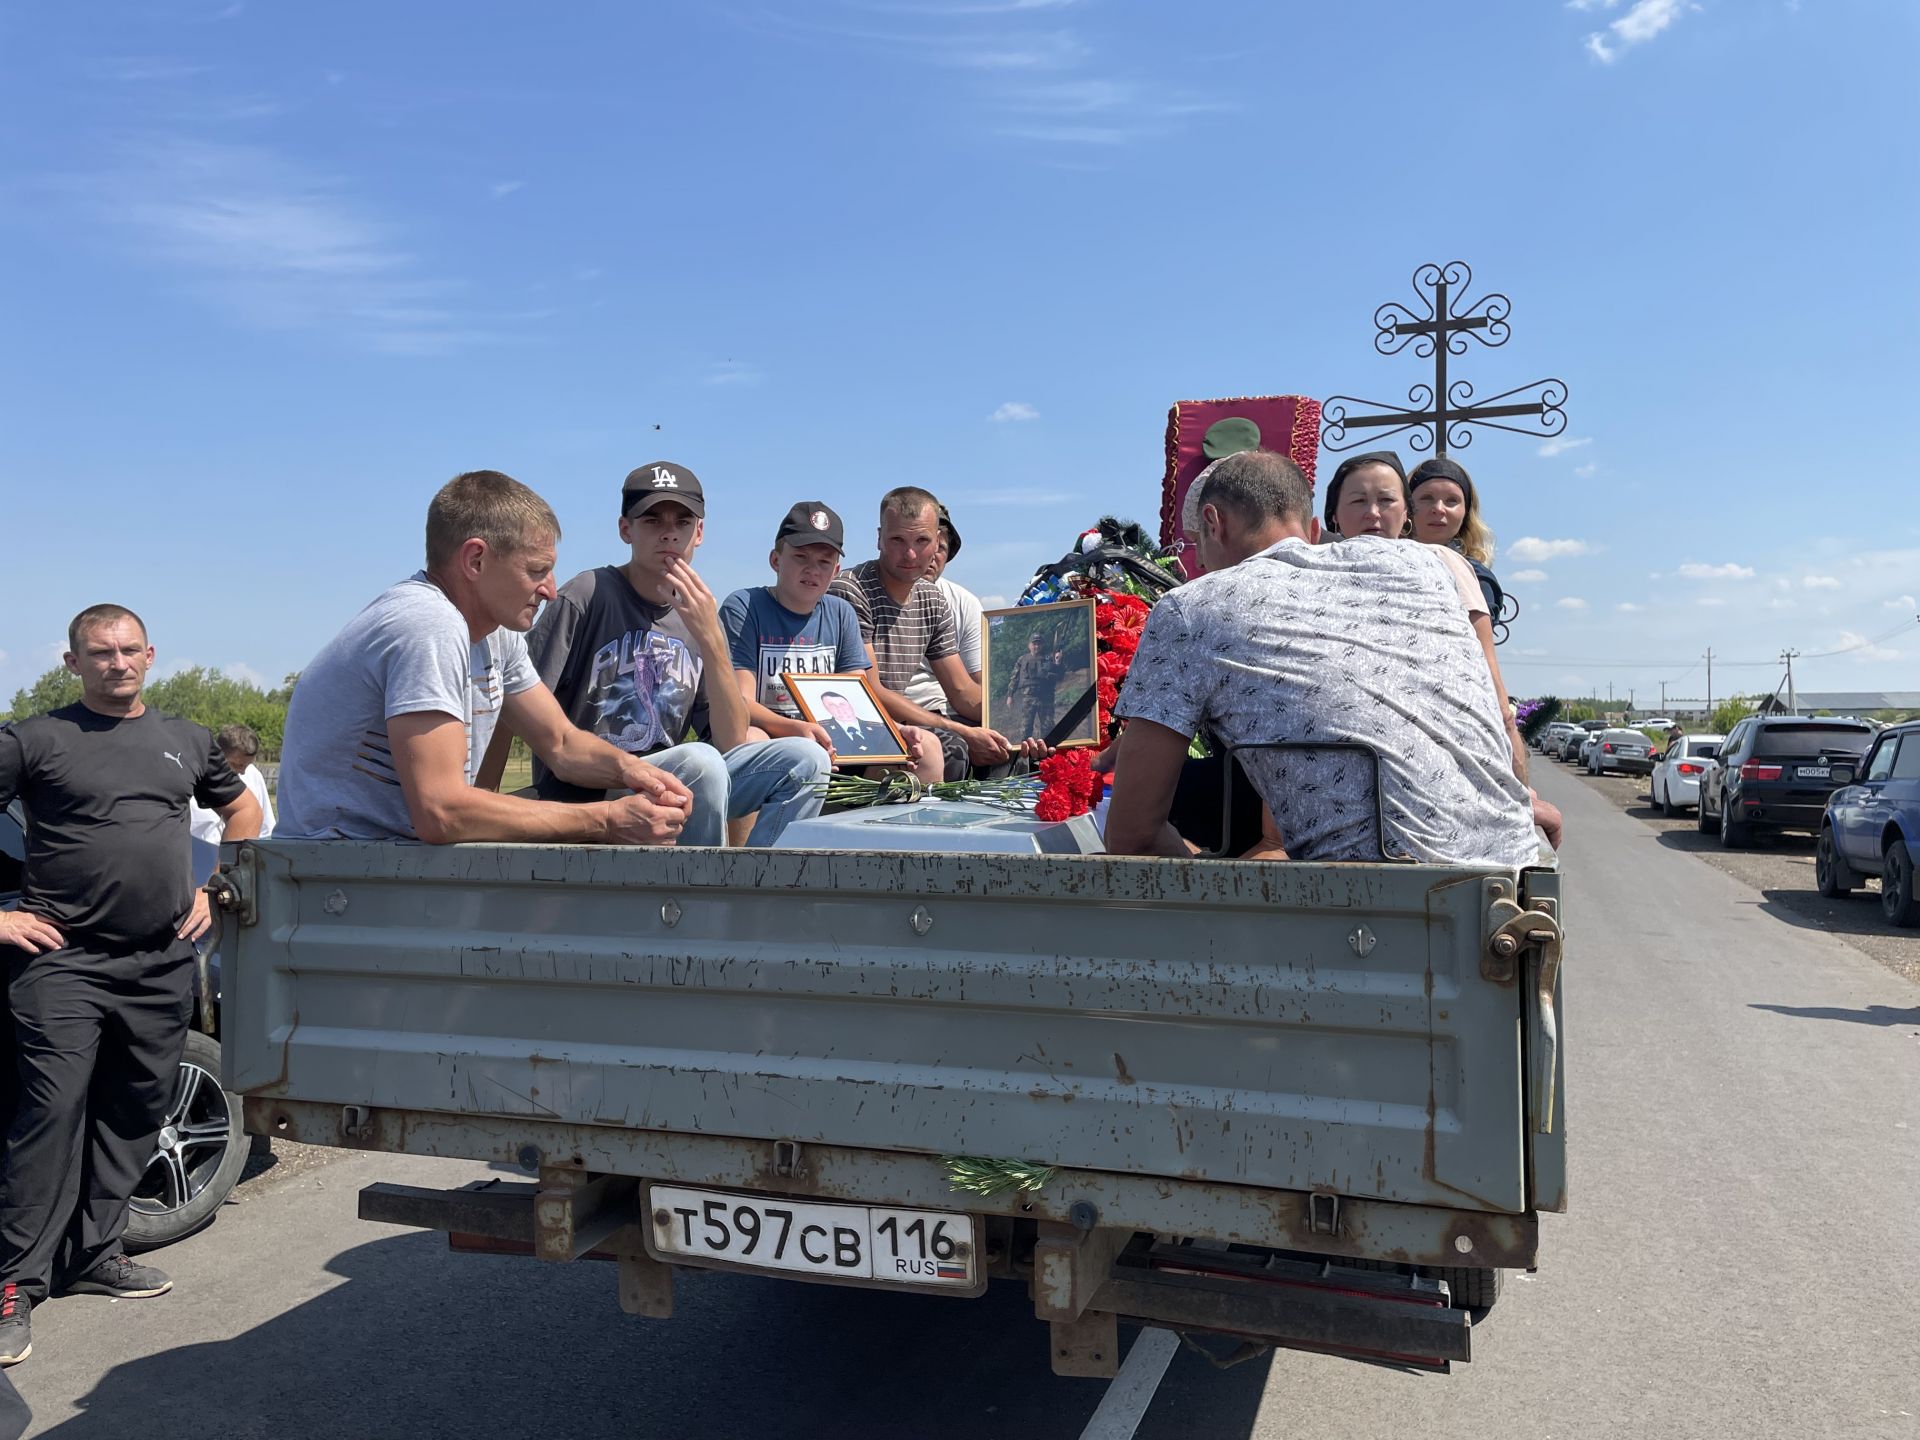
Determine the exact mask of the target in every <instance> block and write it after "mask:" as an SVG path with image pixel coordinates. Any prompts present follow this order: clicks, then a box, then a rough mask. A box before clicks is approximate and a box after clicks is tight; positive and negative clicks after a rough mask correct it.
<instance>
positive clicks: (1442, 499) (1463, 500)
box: [1407, 455, 1511, 626]
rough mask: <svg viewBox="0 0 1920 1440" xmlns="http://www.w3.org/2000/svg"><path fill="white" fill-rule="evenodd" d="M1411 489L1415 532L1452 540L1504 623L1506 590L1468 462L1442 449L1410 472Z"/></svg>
mask: <svg viewBox="0 0 1920 1440" xmlns="http://www.w3.org/2000/svg"><path fill="white" fill-rule="evenodd" d="M1407 493H1408V496H1409V499H1410V500H1411V503H1412V506H1413V538H1414V539H1416V540H1418V541H1420V542H1421V543H1422V544H1426V545H1446V546H1450V547H1451V548H1452V549H1454V550H1457V551H1459V552H1460V554H1461V555H1463V556H1465V557H1466V560H1467V563H1468V564H1469V565H1471V566H1473V574H1474V578H1475V579H1477V580H1478V581H1479V582H1480V590H1481V593H1483V594H1484V595H1485V596H1486V597H1487V614H1488V615H1490V616H1491V617H1492V618H1493V623H1494V624H1495V625H1496V626H1498V625H1500V624H1501V623H1502V620H1503V617H1502V615H1501V610H1502V608H1503V607H1504V606H1505V604H1506V592H1505V591H1504V590H1502V589H1501V588H1500V582H1499V580H1498V579H1496V578H1495V577H1494V573H1493V569H1492V566H1493V532H1492V531H1491V530H1489V529H1487V526H1486V522H1485V521H1483V520H1482V519H1481V518H1480V496H1479V494H1478V492H1476V491H1475V490H1474V488H1473V477H1472V476H1470V475H1468V474H1467V471H1466V467H1465V466H1464V465H1462V464H1460V463H1459V462H1458V461H1457V460H1449V459H1448V458H1447V457H1446V456H1444V455H1436V456H1434V457H1433V458H1432V459H1431V460H1422V461H1421V462H1420V463H1419V464H1418V465H1416V466H1414V467H1413V474H1411V475H1409V476H1408V477H1407ZM1504 618H1507V619H1510V618H1511V617H1510V616H1509V617H1504Z"/></svg>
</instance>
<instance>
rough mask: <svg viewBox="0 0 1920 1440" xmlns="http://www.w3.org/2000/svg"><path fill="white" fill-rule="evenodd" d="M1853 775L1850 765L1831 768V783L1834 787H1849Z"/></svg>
mask: <svg viewBox="0 0 1920 1440" xmlns="http://www.w3.org/2000/svg"><path fill="white" fill-rule="evenodd" d="M1855 773H1856V772H1855V771H1854V768H1853V766H1851V765H1836V766H1834V767H1833V783H1834V784H1835V785H1836V786H1840V785H1851V784H1853V781H1854V775H1855Z"/></svg>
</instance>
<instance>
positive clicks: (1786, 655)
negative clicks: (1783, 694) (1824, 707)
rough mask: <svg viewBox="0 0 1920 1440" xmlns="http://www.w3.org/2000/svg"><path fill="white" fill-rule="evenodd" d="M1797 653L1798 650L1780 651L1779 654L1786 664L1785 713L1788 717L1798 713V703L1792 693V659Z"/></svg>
mask: <svg viewBox="0 0 1920 1440" xmlns="http://www.w3.org/2000/svg"><path fill="white" fill-rule="evenodd" d="M1799 653H1800V652H1799V651H1798V650H1782V651H1781V652H1780V658H1781V659H1782V660H1784V661H1786V662H1787V713H1788V714H1789V715H1798V714H1799V713H1800V706H1799V703H1798V701H1797V700H1796V698H1795V696H1794V693H1793V657H1794V656H1796V655H1798V654H1799Z"/></svg>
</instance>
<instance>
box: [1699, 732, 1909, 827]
mask: <svg viewBox="0 0 1920 1440" xmlns="http://www.w3.org/2000/svg"><path fill="white" fill-rule="evenodd" d="M1875 733H1876V732H1875V730H1874V728H1873V727H1872V726H1871V725H1869V724H1867V723H1866V721H1864V720H1828V719H1813V718H1809V717H1807V716H1803V715H1755V716H1750V717H1748V718H1747V719H1745V720H1742V721H1741V722H1740V723H1739V724H1738V725H1736V726H1734V727H1733V733H1732V734H1730V735H1729V736H1727V743H1726V744H1724V745H1722V746H1721V747H1720V754H1719V757H1718V758H1717V759H1715V761H1714V762H1713V764H1712V765H1711V766H1709V767H1708V768H1707V773H1706V774H1704V775H1702V776H1701V777H1700V828H1701V830H1703V831H1706V832H1708V833H1711V832H1712V831H1714V830H1718V831H1719V832H1720V843H1721V844H1722V845H1725V846H1727V847H1729V848H1731V847H1733V846H1735V845H1744V844H1746V843H1747V842H1748V841H1749V840H1751V839H1752V838H1753V837H1754V835H1755V834H1756V833H1757V832H1759V831H1761V830H1769V831H1778V830H1804V831H1806V832H1807V833H1808V834H1810V835H1812V834H1817V833H1819V830H1820V819H1821V817H1822V816H1823V815H1825V814H1826V810H1827V796H1829V795H1831V794H1832V793H1833V792H1834V791H1835V790H1836V789H1837V788H1839V787H1838V786H1837V785H1836V784H1835V782H1834V779H1833V765H1834V762H1835V761H1838V762H1840V763H1842V764H1846V765H1851V766H1852V767H1854V769H1855V770H1857V769H1858V768H1859V762H1860V757H1861V756H1862V755H1864V754H1866V753H1867V747H1868V746H1869V745H1871V744H1872V743H1873V737H1874V735H1875Z"/></svg>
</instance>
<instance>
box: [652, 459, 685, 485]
mask: <svg viewBox="0 0 1920 1440" xmlns="http://www.w3.org/2000/svg"><path fill="white" fill-rule="evenodd" d="M653 488H654V489H656V490H678V489H679V488H680V481H679V480H678V479H677V478H676V477H675V475H674V473H673V472H672V471H671V470H669V469H667V467H666V466H664V465H656V466H654V467H653Z"/></svg>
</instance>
